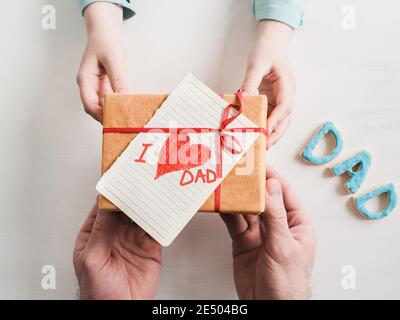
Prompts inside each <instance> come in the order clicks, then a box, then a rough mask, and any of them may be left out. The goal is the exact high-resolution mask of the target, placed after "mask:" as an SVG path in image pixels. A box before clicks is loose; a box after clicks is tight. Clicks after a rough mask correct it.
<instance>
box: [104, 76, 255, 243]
mask: <svg viewBox="0 0 400 320" xmlns="http://www.w3.org/2000/svg"><path fill="white" fill-rule="evenodd" d="M226 106H227V102H226V101H225V100H223V99H222V98H221V97H219V96H218V95H217V94H216V93H215V92H213V91H212V90H211V89H209V88H208V87H207V86H206V85H204V84H203V83H202V82H201V81H199V80H198V79H196V78H195V77H194V76H193V75H191V74H188V75H187V76H186V77H185V78H184V80H183V81H182V82H181V83H180V84H179V85H178V86H177V87H176V88H175V89H174V90H173V92H172V93H171V94H170V95H169V96H168V98H167V99H166V100H165V101H164V103H163V104H162V106H161V107H160V108H159V109H158V111H157V112H156V114H155V115H154V117H153V118H152V119H151V120H150V121H149V122H148V123H147V125H146V127H148V128H165V127H168V128H219V127H220V121H221V116H222V112H223V110H224V108H225V107H226ZM229 127H230V128H246V127H250V128H254V127H256V126H255V124H254V123H253V122H251V121H250V120H249V119H247V118H246V117H245V116H243V115H240V116H239V117H237V118H236V119H235V120H234V121H233V122H232V123H231V124H230V125H229ZM233 135H234V136H235V138H236V139H238V140H239V141H240V143H241V147H242V151H241V153H239V154H232V153H230V152H228V151H226V150H225V149H222V151H221V152H222V167H223V170H222V178H217V176H216V174H215V173H216V167H217V152H216V151H217V143H219V135H218V133H216V132H207V133H196V132H193V133H187V134H182V135H176V134H171V133H160V132H157V133H153V132H152V133H139V134H138V135H137V136H136V137H135V139H133V140H132V141H131V143H130V144H129V145H128V147H127V148H126V149H125V150H124V152H122V154H121V155H120V156H119V158H118V159H117V160H116V161H115V162H114V164H113V165H112V166H111V168H110V169H109V170H108V171H107V172H106V173H105V174H104V175H103V177H102V178H101V179H100V181H99V182H98V184H97V186H96V189H97V191H98V192H99V193H100V194H102V195H103V196H104V197H106V198H107V199H108V200H110V201H111V202H112V203H113V204H114V205H116V206H117V207H118V208H119V209H120V210H121V211H123V212H124V213H125V214H126V215H128V216H129V217H130V218H131V219H132V220H133V221H134V222H136V223H137V224H138V225H139V226H140V227H141V228H142V229H144V230H145V231H146V232H147V233H148V234H150V235H151V236H152V237H153V238H154V239H155V240H157V241H158V242H159V243H160V244H162V245H163V246H168V245H169V244H170V243H171V242H172V241H173V240H174V239H175V237H176V236H177V235H178V234H179V233H180V232H181V231H182V229H183V228H184V226H185V225H186V224H187V223H188V222H189V221H190V219H191V218H192V217H193V216H194V215H195V213H196V212H197V211H198V209H199V208H200V207H201V205H202V204H203V203H204V202H205V201H206V200H207V198H208V197H209V196H210V195H211V194H212V193H213V192H214V190H215V189H216V188H217V186H218V185H219V184H220V182H221V181H222V180H223V178H224V177H225V176H226V175H227V174H228V173H229V172H230V171H231V169H232V168H233V167H234V166H235V164H236V163H237V162H238V161H239V160H240V159H241V158H242V156H243V154H244V153H245V152H246V151H247V150H248V149H249V148H250V147H251V145H252V144H253V143H254V141H255V140H256V139H257V137H258V136H259V133H257V132H235V133H233Z"/></svg>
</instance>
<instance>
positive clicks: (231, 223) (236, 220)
mask: <svg viewBox="0 0 400 320" xmlns="http://www.w3.org/2000/svg"><path fill="white" fill-rule="evenodd" d="M265 201H266V206H265V212H264V213H263V214H261V215H260V216H251V215H234V214H223V215H221V217H222V219H223V220H224V222H225V224H226V226H227V228H228V231H229V234H230V236H231V238H232V248H233V273H234V280H235V286H236V291H237V294H238V296H239V298H240V299H307V298H309V296H310V287H309V285H310V284H309V281H310V275H311V270H312V266H313V263H314V254H315V236H314V229H313V226H312V224H311V221H310V219H309V217H308V216H307V214H306V212H305V210H304V209H303V207H302V205H301V204H300V202H299V200H298V199H297V197H296V195H295V193H294V191H293V189H292V188H291V186H290V185H289V184H288V182H287V181H285V180H284V179H283V178H282V177H281V176H279V175H278V173H276V172H275V171H274V170H273V169H272V168H271V167H269V166H268V167H267V181H266V194H265Z"/></svg>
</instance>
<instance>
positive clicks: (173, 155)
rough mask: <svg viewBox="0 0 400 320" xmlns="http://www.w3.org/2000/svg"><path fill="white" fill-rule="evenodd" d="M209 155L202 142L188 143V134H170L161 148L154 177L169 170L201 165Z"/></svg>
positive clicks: (208, 150) (206, 160)
mask: <svg viewBox="0 0 400 320" xmlns="http://www.w3.org/2000/svg"><path fill="white" fill-rule="evenodd" d="M210 157H211V151H210V149H209V148H208V147H206V146H205V145H203V144H190V137H189V135H188V134H186V133H181V134H171V135H170V136H169V137H168V138H167V140H165V143H164V145H163V146H162V148H161V151H160V155H159V156H158V163H157V173H156V176H155V178H154V179H157V178H159V177H161V176H163V175H164V174H167V173H170V172H174V171H180V170H184V169H190V168H195V167H198V166H201V165H203V164H205V163H207V162H208V160H210Z"/></svg>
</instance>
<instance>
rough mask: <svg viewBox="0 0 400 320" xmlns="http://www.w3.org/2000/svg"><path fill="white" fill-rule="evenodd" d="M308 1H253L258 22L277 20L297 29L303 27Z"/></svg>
mask: <svg viewBox="0 0 400 320" xmlns="http://www.w3.org/2000/svg"><path fill="white" fill-rule="evenodd" d="M305 7H306V0H253V9H254V14H255V16H256V19H257V20H276V21H279V22H283V23H285V24H287V25H288V26H290V27H292V28H294V29H297V28H300V27H301V26H302V25H303V16H304V11H305Z"/></svg>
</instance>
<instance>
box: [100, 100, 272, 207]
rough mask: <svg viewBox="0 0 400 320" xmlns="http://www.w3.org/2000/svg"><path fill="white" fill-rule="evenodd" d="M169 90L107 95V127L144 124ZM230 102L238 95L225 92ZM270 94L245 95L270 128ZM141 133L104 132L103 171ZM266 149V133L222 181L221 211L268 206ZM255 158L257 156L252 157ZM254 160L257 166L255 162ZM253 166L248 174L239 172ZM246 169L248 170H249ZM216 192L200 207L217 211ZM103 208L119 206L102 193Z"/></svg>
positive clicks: (254, 115)
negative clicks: (158, 92)
mask: <svg viewBox="0 0 400 320" xmlns="http://www.w3.org/2000/svg"><path fill="white" fill-rule="evenodd" d="M167 97H168V95H167V94H132V93H117V94H107V95H105V101H104V110H103V126H104V127H105V128H133V127H143V126H145V125H146V123H147V122H148V121H149V120H150V119H151V118H152V117H153V115H154V113H155V112H156V110H157V109H158V108H159V107H160V106H161V104H162V103H163V102H164V100H165V99H166V98H167ZM223 98H224V99H225V100H226V101H227V102H228V103H233V102H235V99H236V98H235V96H234V95H224V96H223ZM267 107H268V103H267V97H266V96H264V95H261V96H244V104H243V109H242V113H243V115H245V116H246V117H247V118H249V119H250V120H251V121H253V122H254V124H255V125H256V126H257V127H261V128H264V129H265V128H266V121H267ZM136 135H137V133H105V134H103V152H102V167H101V170H102V173H104V172H106V171H107V170H108V169H109V168H110V167H111V165H112V164H113V163H114V161H115V160H116V159H117V158H118V156H119V155H120V154H121V153H122V152H123V151H124V150H125V148H126V147H127V146H128V144H129V143H130V142H131V140H132V139H133V138H134V137H135V136H136ZM265 149H266V136H265V135H264V134H260V136H259V137H258V138H257V140H256V141H255V143H254V145H253V146H252V147H251V148H250V149H249V150H248V152H247V153H246V154H245V155H244V156H243V158H242V160H241V161H240V162H239V163H238V164H237V165H236V166H235V167H234V168H233V169H232V171H231V172H230V173H229V174H228V175H227V176H226V178H225V179H224V181H223V182H222V184H221V202H220V212H223V213H246V214H259V213H261V212H263V211H264V207H265ZM252 158H253V159H252ZM251 162H253V164H254V165H253V166H252V165H251ZM248 167H249V168H250V169H251V170H247V171H248V173H246V174H244V175H243V174H235V172H236V171H237V169H238V172H239V173H240V171H243V170H244V168H248ZM247 171H246V172H247ZM214 198H215V194H214V193H213V194H212V195H211V196H210V197H209V198H208V199H207V201H206V202H205V203H204V204H203V205H202V206H201V208H200V210H199V211H203V212H214V208H215V202H214ZM99 209H103V210H118V209H117V208H116V207H115V206H114V205H113V204H112V203H111V202H110V201H108V200H107V199H106V198H105V197H103V196H101V195H100V199H99Z"/></svg>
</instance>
